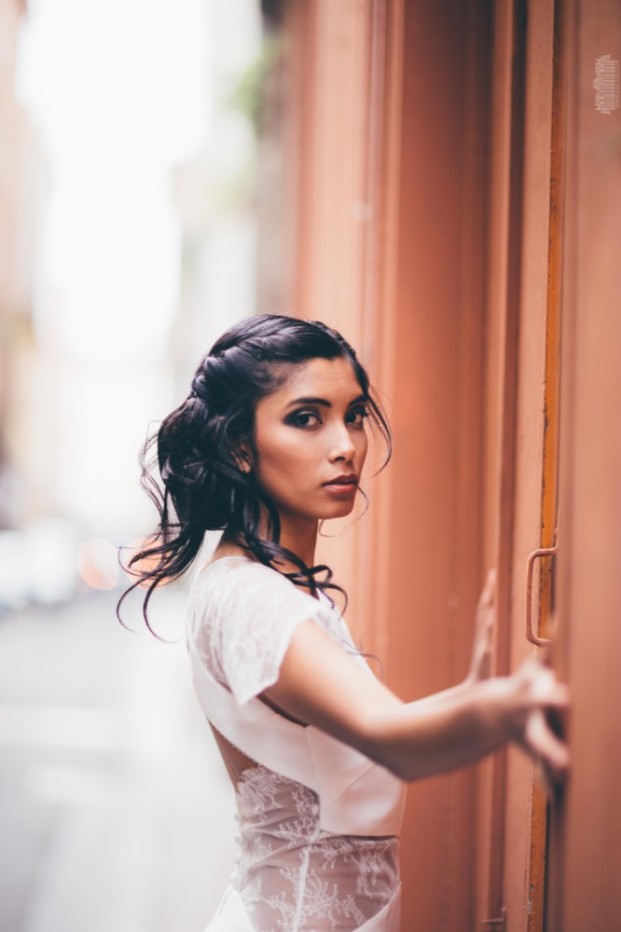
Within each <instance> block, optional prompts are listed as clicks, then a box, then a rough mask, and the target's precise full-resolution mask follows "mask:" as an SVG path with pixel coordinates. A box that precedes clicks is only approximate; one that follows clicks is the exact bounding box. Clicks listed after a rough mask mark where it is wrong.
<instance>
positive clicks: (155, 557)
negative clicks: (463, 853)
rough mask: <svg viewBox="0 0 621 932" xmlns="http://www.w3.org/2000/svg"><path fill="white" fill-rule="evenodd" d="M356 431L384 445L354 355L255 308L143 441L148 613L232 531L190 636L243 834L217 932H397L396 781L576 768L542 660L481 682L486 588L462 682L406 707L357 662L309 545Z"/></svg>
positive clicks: (340, 511) (347, 507)
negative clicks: (152, 530)
mask: <svg viewBox="0 0 621 932" xmlns="http://www.w3.org/2000/svg"><path fill="white" fill-rule="evenodd" d="M367 420H369V421H370V422H371V423H372V424H373V425H374V426H375V427H376V428H378V429H379V431H380V433H381V434H383V436H384V438H385V439H386V441H387V443H388V448H389V450H390V434H389V430H388V426H387V424H386V421H385V419H384V417H383V415H382V413H381V411H380V409H379V407H378V406H377V404H376V402H375V401H374V400H373V396H372V394H371V391H370V388H369V381H368V378H367V375H366V373H365V371H364V369H363V368H362V366H361V365H360V363H359V361H358V360H357V358H356V355H355V353H354V351H353V349H352V348H351V347H350V346H349V344H348V343H347V342H346V341H345V340H344V339H343V338H342V337H341V336H340V335H339V334H338V333H336V332H335V331H334V330H331V329H330V328H328V327H327V326H325V325H324V324H321V323H318V322H308V321H301V320H297V319H294V318H288V317H281V316H275V315H266V316H262V317H254V318H251V319H249V320H247V321H245V322H243V323H241V324H239V325H238V326H235V327H233V328H232V329H230V330H229V331H228V332H227V333H225V334H224V336H223V337H221V338H220V339H219V340H218V341H217V342H216V344H215V345H214V347H213V348H212V350H211V352H210V353H209V354H208V355H207V356H206V357H205V359H204V360H203V361H202V363H201V365H200V366H199V368H198V370H197V372H196V375H195V376H194V380H193V382H192V390H191V392H190V394H189V396H188V397H187V398H186V400H185V401H184V402H183V403H182V404H181V405H180V407H178V408H177V409H176V410H175V411H173V412H172V414H170V415H169V416H168V417H167V418H166V419H165V420H164V422H163V423H162V425H161V427H160V429H159V431H158V433H157V437H156V438H154V439H156V441H157V457H158V464H159V471H160V476H161V481H162V484H163V488H162V489H161V490H160V489H159V486H158V485H157V483H155V482H154V481H153V480H150V479H149V480H148V482H149V483H150V485H149V488H150V492H151V495H152V497H153V498H154V500H155V501H156V504H157V506H158V509H159V514H160V524H159V529H158V534H157V537H156V539H155V541H154V543H153V546H151V547H148V548H146V549H145V550H144V551H143V552H142V553H140V554H137V555H136V556H135V557H134V560H133V562H134V565H135V566H136V567H140V566H142V567H143V569H136V570H135V572H136V573H137V575H138V577H139V579H138V582H140V583H142V584H143V585H145V584H146V585H147V586H148V592H147V597H146V600H145V618H147V614H146V613H147V607H148V601H149V598H150V596H151V594H152V592H153V591H154V589H155V587H157V586H158V585H160V584H162V583H164V582H166V581H167V580H169V579H171V578H175V577H177V576H178V575H179V574H181V573H183V572H184V571H185V570H186V569H187V568H188V567H189V566H190V564H191V563H192V562H193V561H194V560H195V558H196V557H197V555H198V553H199V550H200V548H201V544H202V542H203V536H204V533H205V531H207V530H215V529H221V530H222V531H223V534H222V537H221V540H220V543H219V544H218V546H217V548H216V550H215V553H214V555H213V557H212V558H211V560H210V561H209V562H208V563H207V564H206V565H204V566H202V567H200V568H199V570H198V573H197V575H196V577H195V580H194V582H193V585H192V590H191V597H190V611H189V628H188V644H189V650H190V654H191V658H192V665H193V676H194V683H195V688H196V691H197V694H198V698H199V700H200V703H201V705H202V707H203V710H204V712H205V714H206V716H207V718H208V720H209V722H210V724H211V726H212V728H213V730H214V734H215V737H216V740H217V743H218V745H219V748H220V751H221V753H222V757H223V758H224V762H225V764H226V767H227V769H228V772H229V774H230V777H231V780H232V781H233V784H234V787H235V791H236V800H237V807H238V816H237V817H238V819H239V823H240V826H239V827H240V857H239V863H238V866H237V869H236V871H235V874H234V876H233V879H232V881H231V884H230V886H229V889H228V890H227V892H226V893H225V896H224V899H223V901H222V903H221V905H220V908H219V910H218V912H217V914H216V916H215V917H214V919H213V920H212V922H211V923H210V925H209V926H208V928H209V930H210V932H215V930H227V932H257V930H260V932H267V930H276V929H282V930H286V932H294V930H296V932H297V930H311V929H313V930H319V929H322V930H323V929H338V930H342V932H345V930H347V932H353V930H359V932H362V930H365V932H371V930H376V932H396V930H398V928H399V866H398V833H399V826H400V821H401V815H402V806H403V796H404V781H410V780H415V779H417V778H420V777H424V776H429V775H431V774H436V773H440V772H442V771H446V770H450V769H452V768H456V767H460V766H462V765H464V764H468V763H471V762H473V761H476V760H478V759H480V758H481V757H483V756H484V755H485V754H487V753H489V752H490V751H493V750H494V749H495V748H498V747H500V746H501V745H502V744H504V743H506V742H508V741H514V742H517V743H518V744H519V745H521V746H522V747H523V748H524V749H525V750H526V751H527V752H529V753H530V754H531V755H532V756H534V757H535V758H537V760H538V761H539V762H540V763H541V764H542V765H543V767H544V769H545V771H546V772H547V774H548V776H549V777H550V778H551V779H560V778H561V777H562V774H563V772H564V770H565V769H566V767H567V751H566V748H565V745H564V744H563V743H562V742H561V741H560V740H559V739H558V738H557V737H556V736H555V735H554V734H553V732H552V731H551V730H550V728H549V727H548V725H547V722H546V718H545V713H546V712H547V711H548V710H562V709H564V708H565V707H566V705H567V695H566V689H565V687H563V686H562V685H560V684H559V683H557V682H556V680H555V678H554V676H553V674H552V673H551V672H550V671H549V670H547V669H545V668H544V667H542V666H541V665H539V664H537V663H534V662H533V663H529V664H528V665H525V666H523V667H521V668H520V669H519V670H518V671H517V672H516V673H514V674H513V675H512V676H508V677H498V678H487V677H488V667H489V643H490V628H491V619H492V614H493V579H490V580H489V581H488V585H487V586H486V589H485V591H484V594H483V596H482V599H481V601H480V604H479V611H478V633H477V637H476V639H475V645H474V650H473V660H472V665H471V670H470V672H469V674H468V676H467V677H466V679H465V680H464V682H463V683H461V684H460V685H458V686H455V687H453V688H452V689H448V690H446V691H445V692H442V693H439V694H437V695H434V696H430V697H428V698H426V699H424V700H419V701H416V702H403V701H401V700H400V699H399V698H397V697H396V696H395V695H394V694H393V693H392V692H391V691H390V690H389V689H387V688H386V687H385V686H384V685H383V684H382V683H381V682H379V681H378V680H376V679H375V678H374V676H373V675H372V674H371V673H370V671H369V669H368V667H367V665H366V663H365V661H364V659H363V658H362V657H361V656H360V654H359V653H358V652H357V650H356V648H355V646H354V644H353V642H352V639H351V636H350V634H349V631H348V629H347V627H346V625H345V623H344V621H343V619H342V618H341V616H340V614H339V612H338V611H337V610H336V608H335V606H334V603H333V600H332V598H331V597H330V593H333V592H334V591H335V590H339V587H338V586H336V584H335V583H333V582H332V581H331V573H330V571H329V569H328V568H327V567H325V566H316V565H315V543H316V538H317V532H318V526H319V523H320V522H321V521H323V520H326V519H329V518H337V517H342V516H344V515H347V514H349V513H350V512H351V510H352V508H353V505H354V501H355V498H356V495H357V494H358V492H360V491H361V490H360V485H359V482H360V476H361V472H362V467H363V464H364V460H365V455H366V452H367V432H366V431H367V429H366V422H367ZM147 477H148V474H147ZM145 560H146V561H147V562H146V563H145V562H143V561H145ZM145 567H146V568H145ZM136 584H138V583H136ZM339 591H341V590H339ZM147 624H148V620H147Z"/></svg>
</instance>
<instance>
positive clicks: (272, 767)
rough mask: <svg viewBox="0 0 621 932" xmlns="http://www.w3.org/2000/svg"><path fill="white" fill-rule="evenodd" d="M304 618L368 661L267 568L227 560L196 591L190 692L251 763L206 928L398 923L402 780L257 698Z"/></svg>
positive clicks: (330, 612)
mask: <svg viewBox="0 0 621 932" xmlns="http://www.w3.org/2000/svg"><path fill="white" fill-rule="evenodd" d="M307 620H312V621H315V622H316V623H317V624H320V625H321V626H322V627H323V628H324V630H326V631H327V632H328V634H329V635H330V636H331V637H333V638H334V639H335V640H336V641H337V642H338V643H340V644H342V646H343V649H344V650H347V651H349V652H351V653H354V654H355V655H356V662H359V663H363V664H364V660H363V659H362V658H360V657H359V655H358V654H357V653H356V651H355V648H354V645H353V643H352V640H351V636H350V634H349V631H348V629H347V626H346V625H345V622H344V621H343V619H342V618H341V616H340V615H339V614H338V612H337V611H336V610H334V609H333V608H332V607H331V606H330V605H329V604H328V602H327V600H324V601H322V602H318V601H317V600H316V599H313V598H311V597H310V596H309V595H307V594H306V593H304V592H303V591H302V590H300V589H297V588H296V587H294V586H293V585H292V584H291V583H290V582H289V581H288V580H287V579H285V578H284V577H283V576H281V575H280V574H279V573H277V572H276V571H274V570H272V569H269V568H268V567H265V566H262V565H261V564H258V563H255V562H252V561H250V560H248V559H246V558H245V557H225V558H222V559H220V560H218V561H216V562H214V563H212V564H209V565H208V566H207V567H205V568H204V569H203V570H201V571H200V573H199V574H198V575H197V577H196V579H195V581H194V583H193V586H192V591H191V596H190V610H189V616H188V646H189V651H190V655H191V658H192V665H193V675H194V683H195V688H196V691H197V695H198V698H199V701H200V703H201V706H202V708H203V710H204V712H205V714H206V716H207V718H208V719H209V721H210V722H211V724H212V725H213V726H214V727H215V728H216V729H217V731H218V732H219V733H220V734H221V735H223V736H224V737H225V738H226V739H227V740H228V741H229V742H230V743H231V744H232V745H234V746H235V747H237V748H239V749H240V750H241V751H242V752H243V753H244V754H245V755H246V756H247V757H248V758H250V759H251V760H252V761H253V762H255V764H256V766H252V767H249V768H247V769H245V770H244V771H243V774H242V776H241V778H240V780H239V782H238V783H237V786H236V801H237V815H236V818H237V819H238V823H239V836H238V843H239V853H238V859H237V868H236V871H235V873H234V876H233V877H232V879H231V883H230V885H229V888H228V890H227V891H226V893H225V895H224V898H223V900H222V903H221V905H220V907H219V909H218V912H217V913H216V916H215V917H214V918H213V920H212V922H211V923H210V924H209V926H208V929H209V932H216V930H217V932H224V930H226V932H277V930H278V932H281V930H284V932H302V930H304V932H311V930H314V932H319V930H338V932H354V930H365V932H398V929H399V892H400V883H399V850H398V845H399V842H398V831H399V825H400V822H401V817H402V812H403V801H404V787H403V784H402V783H401V782H400V781H399V780H397V779H396V778H395V777H393V776H392V775H391V774H389V773H388V772H387V771H386V770H384V768H382V767H380V766H378V765H377V764H374V763H373V762H372V761H370V760H368V758H366V757H364V756H363V755H362V754H359V753H358V752H357V751H354V750H353V749H351V748H349V747H347V746H346V745H344V744H342V743H341V742H338V741H336V740H335V739H333V738H330V737H329V736H327V735H325V734H324V733H322V732H320V731H319V730H318V729H316V728H313V727H312V726H311V727H307V728H305V727H302V726H300V725H297V724H295V723H293V722H291V721H289V720H288V719H286V718H284V717H283V716H281V715H279V714H277V713H276V712H274V711H273V710H272V709H270V708H269V707H268V706H267V705H266V704H265V703H264V702H262V701H261V700H260V699H259V698H258V697H259V694H260V693H261V692H262V691H263V690H265V689H266V688H267V687H269V686H270V685H272V684H273V683H274V682H276V679H277V678H278V671H279V668H280V664H281V662H282V659H283V657H284V654H285V652H286V650H287V646H288V644H289V641H290V639H291V636H292V634H293V632H294V631H295V629H296V627H297V626H298V625H299V624H300V623H301V622H303V621H307ZM364 665H365V669H368V668H367V667H366V664H364ZM369 675H372V674H371V673H370V671H369Z"/></svg>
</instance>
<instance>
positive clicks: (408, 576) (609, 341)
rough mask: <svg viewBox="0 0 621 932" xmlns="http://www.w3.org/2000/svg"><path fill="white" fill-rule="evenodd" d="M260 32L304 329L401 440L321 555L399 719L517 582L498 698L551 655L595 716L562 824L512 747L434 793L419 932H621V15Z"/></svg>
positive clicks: (296, 3) (471, 17) (304, 9)
mask: <svg viewBox="0 0 621 932" xmlns="http://www.w3.org/2000/svg"><path fill="white" fill-rule="evenodd" d="M263 10H264V14H265V16H266V19H267V21H268V23H269V25H270V28H272V29H274V28H277V29H280V31H281V38H282V42H283V50H284V51H283V55H284V60H283V65H282V79H283V82H284V89H283V94H282V100H283V101H284V110H283V114H282V120H281V125H280V126H279V128H278V133H279V135H280V138H281V140H283V141H284V150H283V151H284V162H283V170H282V172H281V186H282V189H283V190H284V195H283V194H282V193H281V195H280V197H281V203H283V202H284V204H285V205H286V210H285V213H284V231H283V230H282V229H281V230H279V232H278V238H279V242H285V243H286V244H287V254H288V266H287V276H286V279H285V280H284V282H283V292H282V309H284V310H288V311H290V312H291V313H293V314H298V315H301V316H307V317H319V318H322V319H324V320H326V321H327V322H329V323H331V324H333V325H335V326H336V327H337V328H339V329H340V330H342V331H343V332H344V334H345V335H346V336H347V337H349V338H350V339H351V340H352V342H353V343H354V345H355V346H356V347H358V349H359V351H360V356H361V358H362V359H363V360H364V361H365V363H366V364H367V365H369V367H370V370H371V374H372V378H373V381H374V382H375V383H376V384H377V385H378V386H379V388H380V390H381V393H382V394H381V397H382V399H383V400H384V402H385V404H386V407H387V410H388V413H389V416H390V417H391V419H392V424H393V428H394V435H395V449H394V456H393V460H392V463H391V464H390V466H389V468H388V470H386V472H385V473H383V474H382V475H381V476H380V477H379V478H378V479H376V480H370V479H369V480H368V488H367V491H368V492H369V494H370V497H371V510H370V513H369V515H368V516H367V518H365V521H364V522H362V523H361V524H360V526H359V527H358V529H357V530H356V531H355V532H354V533H353V534H352V535H350V536H349V537H344V538H341V539H337V541H336V545H337V546H334V543H335V542H334V541H332V542H330V541H327V542H325V545H324V546H325V554H324V555H325V556H327V557H328V559H329V561H330V562H331V563H332V565H333V567H334V568H335V569H336V570H337V575H338V577H339V578H340V579H341V580H343V581H344V582H345V584H346V586H347V588H348V591H349V593H350V595H351V597H352V598H351V606H350V610H349V617H350V619H351V621H352V622H353V624H354V626H355V627H356V629H357V633H358V639H359V641H361V642H362V646H363V647H364V649H365V650H368V651H371V652H375V653H377V654H379V655H380V656H381V657H382V659H383V661H384V673H385V677H386V680H387V681H388V683H389V684H390V685H391V686H393V687H394V688H395V689H396V690H397V692H398V693H399V694H400V695H401V696H403V697H404V698H409V699H414V698H416V697H417V696H420V695H425V694H427V693H431V692H433V691H436V690H439V689H442V688H444V687H446V686H449V685H451V684H453V683H455V682H458V681H459V680H460V679H461V678H462V677H463V676H464V675H465V673H466V670H467V668H468V662H469V650H470V647H469V645H470V642H471V637H472V631H473V620H474V613H475V605H476V601H477V594H478V590H479V588H480V587H481V585H482V583H483V579H484V577H485V572H486V569H487V568H488V567H495V568H496V570H497V574H498V630H497V644H496V670H497V672H498V673H500V674H503V673H506V672H508V671H509V670H510V669H514V668H515V666H516V665H517V664H518V663H519V662H520V661H521V660H523V659H524V658H525V657H527V656H531V655H534V654H536V653H537V651H538V650H539V649H541V648H546V649H549V647H550V645H549V641H550V639H551V640H552V649H553V654H554V658H553V659H554V663H555V665H556V666H557V667H558V669H559V670H560V671H561V674H562V676H564V677H566V678H568V679H569V681H570V684H571V687H572V690H573V693H572V695H573V703H574V711H573V713H572V719H571V727H570V738H571V747H572V753H573V771H572V777H571V781H570V785H569V788H568V791H567V793H566V795H564V796H558V797H557V798H555V799H554V801H553V803H552V804H551V805H547V804H546V801H545V797H544V795H543V793H542V792H541V789H540V786H539V784H538V782H537V781H536V780H535V778H534V773H533V768H532V766H531V764H530V762H529V761H528V760H527V759H526V758H525V757H523V756H520V754H519V752H517V751H515V750H513V749H510V750H509V752H508V753H503V754H498V755H496V756H495V757H494V759H493V761H490V762H487V763H486V764H485V765H484V766H481V767H479V768H477V769H474V768H472V769H470V770H465V771H462V772H460V773H456V774H450V775H447V776H444V777H438V778H435V779H433V780H427V781H422V782H421V783H419V784H416V785H414V786H413V787H412V788H411V790H410V794H409V806H408V813H407V819H406V830H405V833H404V837H403V843H402V851H403V873H404V888H405V903H404V910H405V912H404V921H403V928H404V929H408V930H409V929H421V930H423V929H424V930H434V932H435V930H440V929H442V930H449V929H450V930H452V932H470V930H472V929H481V930H484V929H485V930H488V932H489V930H495V932H500V930H503V929H504V930H506V929H511V930H523V932H526V930H529V932H535V930H542V929H543V928H546V929H548V930H550V932H552V930H553V932H586V930H590V929H613V928H618V927H621V896H620V892H619V891H620V887H619V884H618V878H619V876H621V874H620V872H621V845H620V844H619V825H621V803H620V802H619V796H618V792H617V788H616V783H617V780H618V775H619V773H620V772H621V757H620V753H621V742H619V740H618V722H617V713H616V711H615V710H616V709H618V707H619V704H620V702H621V686H620V683H621V680H620V679H619V677H618V673H617V672H616V671H617V670H618V665H619V658H620V657H621V634H620V631H621V628H620V627H619V624H618V618H619V615H620V613H621V574H619V571H618V554H619V526H620V518H621V511H620V509H621V426H620V424H621V421H620V420H619V416H618V405H619V399H620V398H621V367H620V366H619V363H618V358H619V346H620V345H621V316H620V315H619V308H620V307H621V281H620V277H619V276H620V269H621V265H620V264H619V261H618V251H619V243H620V242H621V119H620V113H621V111H620V110H619V103H618V70H619V60H620V59H621V8H620V7H619V4H618V2H617V0H597V2H583V0H560V2H559V0H556V2H553V0H545V2H539V0H498V2H496V3H480V2H478V0H472V2H470V0H469V2H461V0H460V2H456V0H443V2H441V3H433V4H430V3H426V2H419V0H342V2H338V3H335V2H331V0H313V2H306V0H288V2H282V3H275V2H268V0H264V2H263ZM604 98H605V100H604ZM330 544H332V546H328V545H330Z"/></svg>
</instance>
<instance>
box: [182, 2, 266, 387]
mask: <svg viewBox="0 0 621 932" xmlns="http://www.w3.org/2000/svg"><path fill="white" fill-rule="evenodd" d="M208 14H209V18H208V22H207V30H208V35H209V45H210V54H209V69H208V71H207V73H206V74H205V81H206V83H207V85H208V87H209V88H210V100H211V105H210V112H209V114H208V115H207V122H208V126H209V131H208V133H207V135H206V140H205V147H204V150H203V151H202V152H201V153H200V154H199V155H197V156H196V157H195V158H194V159H193V160H192V161H191V162H188V163H186V164H184V165H180V166H179V167H178V168H177V169H176V170H175V173H174V181H173V184H174V196H175V204H176V208H177V213H178V217H179V222H180V228H181V236H180V249H181V275H180V294H179V306H178V313H177V316H176V320H175V324H174V330H173V352H174V356H175V373H176V376H175V379H176V383H177V389H178V393H179V395H180V396H183V394H185V393H186V392H187V391H188V386H189V383H190V380H191V376H192V374H193V373H194V370H195V369H196V366H197V365H198V362H199V361H200V358H201V356H202V355H204V354H205V353H206V352H207V351H208V349H209V347H210V346H211V345H212V344H213V342H214V341H215V340H216V338H217V337H219V336H220V335H221V334H222V333H223V332H224V331H225V330H226V329H227V328H228V327H229V326H231V325H232V324H233V323H234V322H236V321H238V320H241V319H242V318H243V317H248V316H249V315H251V314H253V313H254V312H255V309H256V304H257V297H256V295H257V287H256V282H257V274H258V272H257V218H256V210H257V206H256V202H257V195H256V190H257V171H258V161H257V135H256V123H255V112H254V109H253V105H254V104H255V102H259V101H260V100H261V87H260V86H257V83H256V79H255V75H256V74H257V72H260V68H261V60H262V55H263V54H264V51H263V44H262V24H261V15H260V10H259V8H258V6H257V3H256V2H255V0H215V2H213V3H210V4H209V5H208Z"/></svg>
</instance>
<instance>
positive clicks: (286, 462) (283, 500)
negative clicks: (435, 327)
mask: <svg viewBox="0 0 621 932" xmlns="http://www.w3.org/2000/svg"><path fill="white" fill-rule="evenodd" d="M366 415H367V402H366V396H365V395H364V393H363V392H362V389H361V388H360V385H359V384H358V380H357V379H356V376H355V374H354V371H353V369H352V366H351V364H350V362H349V361H348V360H347V359H312V360H309V361H308V362H306V363H301V364H299V365H294V366H291V371H290V375H289V376H288V378H287V379H286V381H285V382H284V383H283V384H282V385H281V386H280V387H279V388H278V389H277V390H276V391H275V392H273V393H272V394H271V395H268V396H267V397H265V398H263V399H261V401H259V402H258V404H257V407H256V412H255V448H256V453H257V457H256V461H255V463H254V471H255V475H256V478H257V480H258V482H259V484H260V485H261V487H262V488H263V489H264V491H265V492H266V493H267V494H268V496H269V497H270V498H271V500H272V501H273V502H274V504H275V505H276V508H277V509H278V513H279V516H280V518H281V521H283V522H284V523H287V522H288V521H289V522H290V521H291V520H292V519H293V521H299V520H300V519H301V520H302V521H305V520H309V521H310V520H313V521H316V520H318V519H321V518H337V517H342V516H343V515H347V514H349V512H350V511H351V510H352V508H353V505H354V499H355V497H356V491H357V487H358V480H359V478H360V473H361V471H362V466H363V463H364V460H365V456H366V452H367V436H366V431H365V424H364V421H365V417H366Z"/></svg>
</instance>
